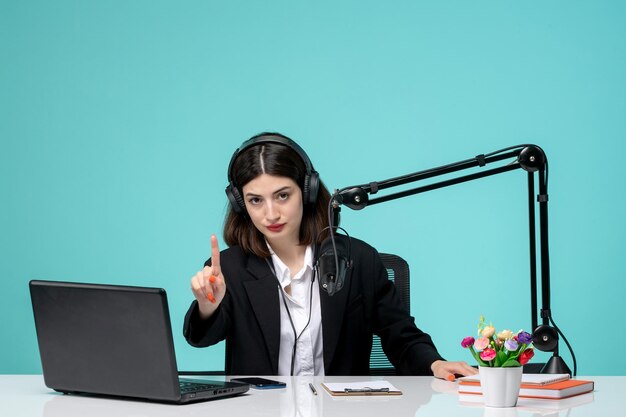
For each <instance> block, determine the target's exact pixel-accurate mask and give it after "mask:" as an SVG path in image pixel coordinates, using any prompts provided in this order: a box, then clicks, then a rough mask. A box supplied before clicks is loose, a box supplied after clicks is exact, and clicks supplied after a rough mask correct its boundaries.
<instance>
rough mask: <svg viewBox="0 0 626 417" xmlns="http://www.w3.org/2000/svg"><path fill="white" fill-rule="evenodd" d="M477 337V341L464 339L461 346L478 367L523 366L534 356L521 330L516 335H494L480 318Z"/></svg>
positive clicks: (493, 330) (493, 329) (501, 333)
mask: <svg viewBox="0 0 626 417" xmlns="http://www.w3.org/2000/svg"><path fill="white" fill-rule="evenodd" d="M478 335H479V336H480V337H479V338H478V339H474V338H473V337H471V336H468V337H466V338H464V339H463V341H462V342H461V346H463V347H464V348H467V349H469V351H470V353H471V354H472V356H474V359H476V362H478V365H480V366H486V367H492V368H499V367H503V368H506V367H519V366H522V365H525V364H526V363H527V362H528V361H529V360H530V359H531V358H532V357H533V356H534V354H535V353H534V350H533V347H532V346H531V344H532V336H531V335H530V334H529V333H527V332H525V331H523V330H520V331H518V332H517V333H513V332H511V331H510V330H502V331H501V332H499V333H496V329H495V328H494V327H493V325H491V324H487V323H486V322H485V318H484V317H483V316H480V322H479V323H478Z"/></svg>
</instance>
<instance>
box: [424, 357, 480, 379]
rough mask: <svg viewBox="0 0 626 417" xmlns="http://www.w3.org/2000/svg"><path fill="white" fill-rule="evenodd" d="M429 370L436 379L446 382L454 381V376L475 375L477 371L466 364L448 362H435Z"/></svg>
mask: <svg viewBox="0 0 626 417" xmlns="http://www.w3.org/2000/svg"><path fill="white" fill-rule="evenodd" d="M430 370H431V371H433V375H434V376H436V377H437V378H441V379H446V380H448V381H454V379H455V378H456V377H455V375H463V376H469V375H476V374H477V373H478V371H477V370H476V369H475V368H472V367H471V366H469V365H468V364H467V363H466V362H448V361H441V360H439V361H435V362H433V363H432V365H430Z"/></svg>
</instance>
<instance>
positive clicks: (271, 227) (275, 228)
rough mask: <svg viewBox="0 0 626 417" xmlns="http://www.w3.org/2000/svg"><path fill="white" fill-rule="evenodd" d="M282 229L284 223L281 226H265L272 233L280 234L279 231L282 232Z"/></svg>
mask: <svg viewBox="0 0 626 417" xmlns="http://www.w3.org/2000/svg"><path fill="white" fill-rule="evenodd" d="M283 227H285V223H282V224H272V225H270V226H267V228H268V229H269V230H270V231H272V232H280V231H281V230H283Z"/></svg>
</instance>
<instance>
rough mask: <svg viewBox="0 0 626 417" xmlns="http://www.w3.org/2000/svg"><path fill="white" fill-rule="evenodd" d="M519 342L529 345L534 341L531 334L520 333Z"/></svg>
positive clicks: (518, 335)
mask: <svg viewBox="0 0 626 417" xmlns="http://www.w3.org/2000/svg"><path fill="white" fill-rule="evenodd" d="M517 341H518V342H520V343H523V344H525V345H529V344H530V342H532V341H533V337H532V336H531V335H530V333H527V332H519V333H518V334H517Z"/></svg>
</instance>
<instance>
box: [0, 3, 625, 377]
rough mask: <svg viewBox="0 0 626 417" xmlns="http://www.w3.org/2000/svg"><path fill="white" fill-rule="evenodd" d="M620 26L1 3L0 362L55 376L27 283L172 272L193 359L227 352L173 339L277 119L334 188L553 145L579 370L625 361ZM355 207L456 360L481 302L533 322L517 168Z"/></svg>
mask: <svg viewBox="0 0 626 417" xmlns="http://www.w3.org/2000/svg"><path fill="white" fill-rule="evenodd" d="M625 17H626V3H624V2H622V1H617V0H616V1H594V2H590V1H571V0H569V1H561V0H552V1H503V0H494V1H437V2H436V1H417V0H414V1H401V0H397V1H392V2H382V1H371V0H369V1H368V0H366V1H363V0H359V1H356V0H355V1H327V0H321V1H263V2H261V1H242V0H239V1H219V2H218V1H183V2H174V1H154V0H150V1H148V0H145V1H138V0H133V1H128V0H123V1H78V0H77V1H68V0H58V1H54V2H49V1H33V0H25V1H9V0H1V1H0V60H1V62H0V118H1V120H0V140H1V150H0V187H1V188H0V195H1V199H2V204H1V205H0V215H1V217H0V220H1V224H0V226H1V232H0V245H1V246H0V259H1V260H0V262H1V263H0V294H1V297H2V302H1V303H0V317H1V323H0V337H1V339H2V340H1V343H0V373H39V372H41V367H40V362H39V356H38V348H37V343H36V339H35V331H34V325H33V318H32V310H31V306H30V298H29V294H28V285H27V283H28V281H29V280H30V279H33V278H38V279H57V280H71V281H86V282H99V283H117V284H129V285H145V286H156V287H163V288H165V289H166V290H167V292H168V296H169V303H170V309H171V315H172V326H173V330H174V335H175V341H176V350H177V357H178V362H179V368H180V369H184V370H197V369H219V368H221V367H222V366H223V346H221V345H220V346H217V347H213V348H208V349H195V348H192V347H189V346H188V345H187V344H186V342H185V341H184V339H183V337H182V332H181V327H182V320H183V316H184V313H185V311H186V309H187V307H188V304H189V302H190V301H191V298H192V296H191V292H190V290H189V279H190V277H191V276H192V275H193V274H194V273H195V272H196V271H197V270H198V269H199V268H200V267H201V265H202V263H203V261H204V260H205V259H206V258H207V257H208V255H209V251H210V244H209V235H210V234H211V233H217V234H218V235H220V236H221V228H222V222H223V217H224V214H225V210H226V198H225V195H224V192H223V189H224V187H225V186H226V168H227V165H228V161H229V159H230V157H231V155H232V152H233V150H234V149H235V148H236V147H237V146H238V145H239V144H240V143H241V142H243V141H244V140H245V139H247V138H248V137H250V136H252V135H253V134H255V133H258V132H260V131H264V130H277V131H280V132H282V133H285V134H287V135H289V136H291V137H293V138H294V139H296V140H297V141H299V142H300V144H301V145H302V146H303V147H304V148H305V149H306V150H307V152H308V153H309V156H310V157H311V159H312V160H313V163H314V165H315V167H316V168H317V170H318V171H319V172H320V173H321V176H322V179H323V180H324V181H325V183H326V184H327V185H328V186H329V188H331V189H334V188H341V187H344V186H347V185H351V184H360V183H367V182H370V181H374V180H383V179H387V178H390V177H395V176H399V175H403V174H407V173H410V172H414V171H419V170H422V169H426V168H431V167H434V166H438V165H442V164H446V163H450V162H454V161H458V160H462V159H466V158H470V157H473V156H474V155H477V154H479V153H487V152H490V151H494V150H497V149H500V148H504V147H506V146H510V145H516V144H519V143H537V144H539V145H540V146H542V147H543V149H544V150H545V152H546V154H547V155H548V158H549V161H550V177H549V181H550V183H549V186H550V188H549V191H550V205H549V211H550V250H551V252H550V253H551V271H552V295H553V297H552V310H553V316H554V318H555V320H556V322H557V324H558V325H559V326H560V327H561V329H562V330H563V331H564V332H565V334H566V336H567V337H568V339H569V341H570V342H571V344H572V346H573V347H574V349H575V353H576V354H577V358H578V365H579V367H578V371H579V375H625V374H626V362H625V361H624V360H623V358H622V355H621V353H620V352H621V351H622V347H623V346H625V345H626V336H625V333H624V318H626V307H625V305H626V303H624V301H623V299H624V294H625V293H626V284H625V283H624V272H623V271H624V269H626V268H625V267H626V257H625V256H624V249H623V248H624V245H623V239H624V231H625V222H624V215H623V213H624V212H625V209H626V207H625V202H626V199H625V198H624V191H623V190H624V179H625V178H626V175H625V174H626V172H625V167H624V163H623V160H624V151H625V145H624V143H625V141H624V137H625V133H626V117H625V114H626V106H625V103H626V100H625V97H626V78H625V74H626V42H624V39H626V26H624V19H625ZM342 215H343V220H342V224H343V226H344V227H346V228H347V229H348V231H349V233H350V234H351V235H353V236H357V237H359V238H362V239H364V240H366V241H368V242H370V243H372V244H373V245H374V246H376V247H377V248H378V249H379V250H380V251H381V252H393V253H397V254H400V255H401V256H403V257H405V258H406V259H407V260H408V261H409V263H410V265H411V272H412V278H413V280H412V303H413V305H412V313H413V315H414V316H415V317H416V321H417V323H418V325H419V326H420V327H421V328H423V329H424V330H426V331H427V332H429V333H430V334H431V335H432V336H433V338H434V340H435V342H436V343H437V345H438V347H439V349H440V350H441V352H442V353H443V354H444V356H446V357H447V358H449V359H457V360H458V359H462V360H467V361H468V362H472V359H471V357H470V355H469V353H468V352H466V351H464V350H463V349H462V348H461V347H460V345H459V342H460V340H461V339H462V338H463V337H464V336H466V335H474V334H475V330H476V324H477V321H478V317H479V315H480V314H484V315H485V316H487V319H488V320H490V321H492V322H493V324H494V325H495V326H496V327H497V328H498V329H502V328H511V329H512V330H518V329H519V328H525V329H529V327H530V302H529V284H528V224H527V222H528V220H527V206H526V176H525V174H524V173H523V172H522V171H514V172H510V173H507V174H503V175H498V176H495V177H491V178H487V179H483V180H480V181H474V182H471V183H467V184H463V185H458V186H455V187H449V188H445V189H442V190H438V191H433V192H431V193H427V194H422V195H419V196H413V197H409V198H406V199H403V200H396V201H394V202H389V203H387V204H381V205H376V206H371V207H368V208H366V209H365V210H363V211H359V212H355V211H351V210H349V209H347V208H344V210H343V212H342ZM562 354H563V357H564V359H565V360H566V361H567V362H568V364H569V365H570V366H572V362H571V358H570V355H569V353H568V352H567V350H566V348H565V346H564V344H563V345H562ZM545 358H546V355H545V354H539V355H538V360H545Z"/></svg>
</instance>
